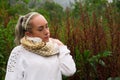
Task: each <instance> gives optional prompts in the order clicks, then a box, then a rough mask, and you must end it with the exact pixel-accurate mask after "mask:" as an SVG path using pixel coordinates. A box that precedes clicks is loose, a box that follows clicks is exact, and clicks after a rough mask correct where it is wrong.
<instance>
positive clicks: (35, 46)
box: [21, 37, 58, 57]
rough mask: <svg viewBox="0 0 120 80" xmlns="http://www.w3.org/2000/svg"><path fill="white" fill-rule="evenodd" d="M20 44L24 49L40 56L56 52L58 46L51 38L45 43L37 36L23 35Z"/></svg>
mask: <svg viewBox="0 0 120 80" xmlns="http://www.w3.org/2000/svg"><path fill="white" fill-rule="evenodd" d="M21 44H22V46H23V47H24V48H25V49H26V50H28V51H30V52H33V53H35V54H38V55H41V56H46V57H47V56H52V55H55V54H58V48H57V47H55V46H56V45H55V43H53V42H52V41H51V40H49V42H46V43H45V42H43V41H42V40H41V39H40V38H38V37H34V38H33V37H23V38H22V39H21Z"/></svg>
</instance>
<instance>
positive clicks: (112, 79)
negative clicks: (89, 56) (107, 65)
mask: <svg viewBox="0 0 120 80" xmlns="http://www.w3.org/2000/svg"><path fill="white" fill-rule="evenodd" d="M107 80H120V77H115V78H112V77H110V78H108V79H107Z"/></svg>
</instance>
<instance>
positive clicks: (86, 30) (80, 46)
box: [51, 5, 120, 80]
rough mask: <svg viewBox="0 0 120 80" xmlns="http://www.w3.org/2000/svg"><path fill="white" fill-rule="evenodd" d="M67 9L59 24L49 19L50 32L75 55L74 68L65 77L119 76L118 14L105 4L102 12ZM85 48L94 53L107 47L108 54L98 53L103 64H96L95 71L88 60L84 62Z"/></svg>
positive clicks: (99, 78) (100, 78) (102, 78)
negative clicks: (77, 12) (74, 12)
mask: <svg viewBox="0 0 120 80" xmlns="http://www.w3.org/2000/svg"><path fill="white" fill-rule="evenodd" d="M70 14H71V13H70V12H69V10H68V11H66V15H67V16H66V17H65V18H63V20H62V24H61V25H60V24H59V22H56V21H51V23H53V24H51V28H52V29H51V32H54V33H52V36H53V37H55V38H59V39H60V40H62V41H63V42H64V43H65V44H66V45H68V48H69V49H70V50H71V55H72V56H73V58H74V59H75V62H76V66H77V72H76V74H75V75H74V76H73V77H70V78H69V79H68V80H107V79H108V78H109V77H117V76H120V68H119V67H120V55H119V53H120V14H119V13H117V12H116V11H115V10H114V7H111V5H108V6H106V8H105V11H104V13H101V14H99V15H98V14H96V13H95V12H93V13H92V16H89V14H88V12H87V11H86V10H85V9H83V10H81V13H80V14H79V16H80V17H79V18H77V19H76V18H75V17H73V16H70ZM86 50H89V51H90V52H91V53H92V54H91V55H90V56H95V55H98V54H102V53H104V52H105V51H111V52H112V56H108V57H107V56H106V57H101V59H102V60H103V61H104V62H105V66H102V65H100V64H96V65H97V66H96V70H97V71H96V73H95V72H93V69H91V66H89V64H88V63H87V64H84V61H85V60H84V59H83V58H84V56H83V54H84V53H85V51H86Z"/></svg>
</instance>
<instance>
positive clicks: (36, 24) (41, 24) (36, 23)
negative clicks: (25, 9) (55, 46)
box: [29, 15, 50, 42]
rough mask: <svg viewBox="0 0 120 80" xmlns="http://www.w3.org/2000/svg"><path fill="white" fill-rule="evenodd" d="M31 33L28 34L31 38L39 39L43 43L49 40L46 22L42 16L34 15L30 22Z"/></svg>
mask: <svg viewBox="0 0 120 80" xmlns="http://www.w3.org/2000/svg"><path fill="white" fill-rule="evenodd" d="M30 22H31V24H32V26H33V27H32V30H31V32H32V33H29V34H30V36H31V37H39V38H41V39H42V40H43V41H44V42H48V41H49V38H50V31H49V27H48V22H47V20H46V19H45V18H44V17H43V16H42V15H35V16H34V17H33V18H32V19H31V20H30Z"/></svg>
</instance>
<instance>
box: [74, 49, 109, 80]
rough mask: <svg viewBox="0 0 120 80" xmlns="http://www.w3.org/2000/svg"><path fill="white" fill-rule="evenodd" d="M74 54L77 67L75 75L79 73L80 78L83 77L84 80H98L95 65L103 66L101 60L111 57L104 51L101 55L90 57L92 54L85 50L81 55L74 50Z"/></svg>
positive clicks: (103, 63)
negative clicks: (90, 79)
mask: <svg viewBox="0 0 120 80" xmlns="http://www.w3.org/2000/svg"><path fill="white" fill-rule="evenodd" d="M75 53H76V57H75V58H76V59H75V60H76V64H77V66H78V67H79V70H78V71H77V73H79V76H81V77H82V76H84V77H83V78H82V79H85V80H86V79H89V78H91V77H92V79H94V80H95V79H96V78H98V75H97V70H96V69H97V64H100V65H102V66H105V62H104V61H103V60H102V58H106V57H108V56H111V52H110V51H104V52H103V53H98V54H97V55H92V53H91V52H90V51H89V50H85V51H84V52H83V53H80V52H79V50H78V49H77V48H76V50H75ZM80 61H81V62H80ZM84 72H85V73H84ZM81 73H82V74H81ZM83 74H84V75H83Z"/></svg>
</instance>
